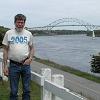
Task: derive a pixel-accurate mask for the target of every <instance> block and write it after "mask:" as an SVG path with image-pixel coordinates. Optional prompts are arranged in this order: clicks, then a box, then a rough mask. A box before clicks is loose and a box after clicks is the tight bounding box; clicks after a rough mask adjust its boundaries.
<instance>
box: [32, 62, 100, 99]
mask: <svg viewBox="0 0 100 100" xmlns="http://www.w3.org/2000/svg"><path fill="white" fill-rule="evenodd" d="M31 66H32V71H34V72H37V73H39V74H40V73H41V68H51V69H52V74H63V75H64V79H65V80H64V82H65V87H66V88H68V89H70V90H72V91H74V92H77V93H80V94H82V95H83V96H85V97H88V98H89V100H100V84H98V83H95V82H92V81H89V80H87V79H84V78H81V77H78V76H76V75H73V74H70V73H67V72H64V71H61V70H59V69H55V68H52V67H50V66H47V65H44V64H41V63H38V62H35V61H33V62H32V65H31Z"/></svg>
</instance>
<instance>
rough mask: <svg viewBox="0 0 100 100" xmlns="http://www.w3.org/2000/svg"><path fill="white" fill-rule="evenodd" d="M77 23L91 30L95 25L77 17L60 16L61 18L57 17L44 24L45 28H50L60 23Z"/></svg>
mask: <svg viewBox="0 0 100 100" xmlns="http://www.w3.org/2000/svg"><path fill="white" fill-rule="evenodd" d="M65 22H66V23H69V22H71V23H77V24H78V25H80V26H83V27H85V28H86V29H87V30H90V31H93V30H94V29H95V28H96V27H95V26H94V25H92V24H89V23H87V22H85V21H83V20H80V19H77V18H62V19H58V20H55V21H54V22H52V23H50V24H48V25H47V26H45V27H46V28H47V30H52V29H53V28H54V27H56V26H57V25H59V24H61V23H65Z"/></svg>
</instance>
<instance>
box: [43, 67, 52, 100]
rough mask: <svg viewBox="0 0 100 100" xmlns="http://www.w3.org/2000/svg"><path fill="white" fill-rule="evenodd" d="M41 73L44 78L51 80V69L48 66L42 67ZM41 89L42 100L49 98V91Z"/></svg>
mask: <svg viewBox="0 0 100 100" xmlns="http://www.w3.org/2000/svg"><path fill="white" fill-rule="evenodd" d="M41 74H42V75H43V76H44V79H46V80H48V81H51V69H50V68H42V69H41ZM42 90H43V94H42V95H43V96H42V97H43V100H51V92H49V91H47V90H46V89H44V88H43V89H42Z"/></svg>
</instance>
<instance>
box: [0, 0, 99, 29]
mask: <svg viewBox="0 0 100 100" xmlns="http://www.w3.org/2000/svg"><path fill="white" fill-rule="evenodd" d="M0 12H1V13H0V26H4V27H8V28H12V27H14V23H13V21H14V16H15V15H16V14H18V13H22V14H24V15H25V16H26V17H27V21H26V27H30V28H31V27H39V26H45V25H48V24H50V23H52V22H53V21H55V20H58V19H61V18H78V19H81V20H83V21H85V22H88V23H90V24H96V25H100V0H1V1H0Z"/></svg>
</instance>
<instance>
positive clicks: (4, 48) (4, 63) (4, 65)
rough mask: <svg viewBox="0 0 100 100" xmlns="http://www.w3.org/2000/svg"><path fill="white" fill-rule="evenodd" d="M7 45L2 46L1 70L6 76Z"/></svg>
mask: <svg viewBox="0 0 100 100" xmlns="http://www.w3.org/2000/svg"><path fill="white" fill-rule="evenodd" d="M8 49H9V48H8V46H6V45H4V46H3V71H4V75H6V76H8V73H9V71H8V66H7V60H8Z"/></svg>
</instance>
